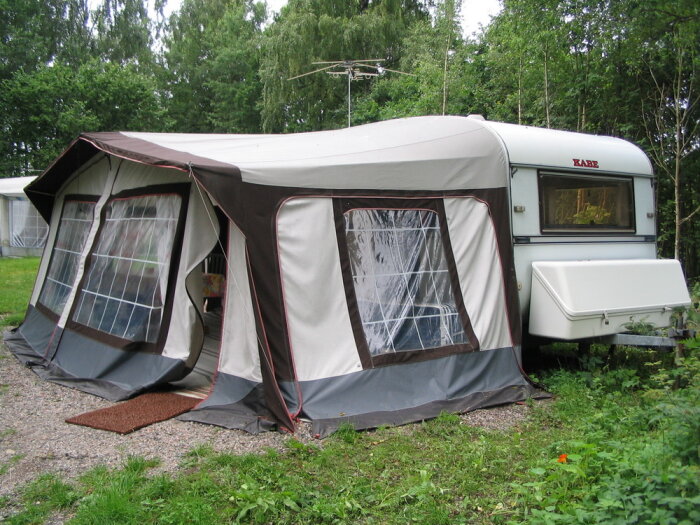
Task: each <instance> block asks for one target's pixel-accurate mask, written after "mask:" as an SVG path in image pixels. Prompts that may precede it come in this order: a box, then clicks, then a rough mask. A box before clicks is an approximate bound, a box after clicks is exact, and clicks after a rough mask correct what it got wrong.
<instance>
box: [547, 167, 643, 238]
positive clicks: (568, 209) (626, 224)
mask: <svg viewBox="0 0 700 525" xmlns="http://www.w3.org/2000/svg"><path fill="white" fill-rule="evenodd" d="M539 191H540V219H541V225H542V231H543V232H559V231H586V232H590V231H625V232H630V231H631V232H633V231H634V195H633V191H632V179H630V178H624V177H601V176H594V175H591V176H574V175H568V174H561V173H559V174H557V173H540V175H539Z"/></svg>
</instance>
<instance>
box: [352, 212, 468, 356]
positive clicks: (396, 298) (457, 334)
mask: <svg viewBox="0 0 700 525" xmlns="http://www.w3.org/2000/svg"><path fill="white" fill-rule="evenodd" d="M344 218H345V237H346V240H347V248H348V255H349V258H350V267H351V271H352V281H353V285H354V288H355V296H356V299H357V305H358V310H359V315H360V318H361V321H362V327H363V329H364V334H365V338H366V340H367V345H368V347H369V351H370V354H371V355H372V356H378V355H381V354H389V353H397V352H405V351H413V350H427V349H431V348H438V347H443V346H452V345H458V344H464V343H467V342H468V339H467V336H466V334H465V331H464V327H463V325H462V322H461V319H460V315H459V313H458V310H457V307H456V304H455V298H454V292H453V290H452V283H451V279H450V273H449V269H448V265H447V259H446V256H445V249H444V245H443V240H442V234H441V231H440V222H439V218H438V214H437V213H435V212H434V211H432V210H423V209H352V210H349V211H347V212H345V214H344Z"/></svg>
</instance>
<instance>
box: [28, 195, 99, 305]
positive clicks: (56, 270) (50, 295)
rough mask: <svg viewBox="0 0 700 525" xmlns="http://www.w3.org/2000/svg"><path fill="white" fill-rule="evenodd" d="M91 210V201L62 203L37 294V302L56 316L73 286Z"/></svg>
mask: <svg viewBox="0 0 700 525" xmlns="http://www.w3.org/2000/svg"><path fill="white" fill-rule="evenodd" d="M94 212H95V203H94V202H89V201H78V200H70V201H66V202H65V203H64V205H63V211H62V213H61V220H60V222H59V225H58V234H57V235H56V242H55V243H54V247H53V252H52V254H51V262H50V263H49V269H48V272H47V274H46V280H45V281H44V287H43V288H42V290H41V295H40V296H39V302H40V303H41V304H42V305H43V306H45V307H46V308H48V309H49V310H51V311H52V312H53V313H54V314H56V315H58V316H60V315H61V312H63V307H64V306H65V304H66V299H67V298H68V296H69V295H70V293H71V291H72V290H73V282H74V281H75V276H76V273H77V272H78V263H79V262H80V254H81V253H82V251H83V248H84V247H85V241H86V240H87V237H88V234H89V233H90V227H91V226H92V221H93V216H94Z"/></svg>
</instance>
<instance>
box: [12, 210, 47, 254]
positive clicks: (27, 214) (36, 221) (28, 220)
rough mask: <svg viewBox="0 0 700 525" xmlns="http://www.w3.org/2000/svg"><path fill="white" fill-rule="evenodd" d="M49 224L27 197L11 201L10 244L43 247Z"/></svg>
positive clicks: (19, 246)
mask: <svg viewBox="0 0 700 525" xmlns="http://www.w3.org/2000/svg"><path fill="white" fill-rule="evenodd" d="M48 232H49V225H48V224H46V221H45V220H44V219H43V218H42V217H41V215H39V211H38V210H37V209H36V208H35V207H34V206H32V204H31V203H30V202H29V201H28V200H27V199H16V200H11V201H10V246H13V247H17V248H43V247H44V243H45V242H46V236H47V234H48Z"/></svg>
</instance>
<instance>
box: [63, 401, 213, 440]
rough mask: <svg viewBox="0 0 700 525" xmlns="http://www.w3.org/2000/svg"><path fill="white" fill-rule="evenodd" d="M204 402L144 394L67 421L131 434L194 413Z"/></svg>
mask: <svg viewBox="0 0 700 525" xmlns="http://www.w3.org/2000/svg"><path fill="white" fill-rule="evenodd" d="M200 401H201V399H196V398H193V397H186V396H181V395H178V394H170V393H166V392H153V393H150V394H142V395H140V396H138V397H135V398H134V399H130V400H129V401H124V402H123V403H119V404H116V405H114V406H111V407H107V408H101V409H99V410H93V411H92V412H86V413H85V414H80V415H79V416H75V417H71V418H68V419H66V423H73V424H74V425H83V426H85V427H91V428H97V429H100V430H109V431H111V432H117V433H118V434H128V433H129V432H133V431H134V430H138V429H139V428H143V427H145V426H148V425H151V424H153V423H158V422H160V421H165V420H166V419H170V418H172V417H175V416H179V415H180V414H183V413H184V412H187V411H188V410H192V409H193V408H194V406H195V405H196V404H197V403H199V402H200Z"/></svg>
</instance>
